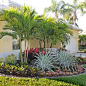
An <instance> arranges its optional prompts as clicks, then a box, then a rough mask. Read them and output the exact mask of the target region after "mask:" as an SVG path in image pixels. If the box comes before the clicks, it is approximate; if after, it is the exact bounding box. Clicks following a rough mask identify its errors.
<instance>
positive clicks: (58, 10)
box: [45, 0, 70, 19]
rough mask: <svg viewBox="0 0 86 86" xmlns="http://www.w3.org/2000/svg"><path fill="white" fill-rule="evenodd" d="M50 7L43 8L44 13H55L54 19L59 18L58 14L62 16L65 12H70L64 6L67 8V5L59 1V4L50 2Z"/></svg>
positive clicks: (53, 1) (53, 0) (54, 0)
mask: <svg viewBox="0 0 86 86" xmlns="http://www.w3.org/2000/svg"><path fill="white" fill-rule="evenodd" d="M51 3H52V5H51V6H49V7H48V8H45V12H50V11H51V12H53V13H55V17H56V19H58V18H59V14H61V15H63V16H64V14H65V13H66V12H70V9H68V8H67V7H66V6H69V4H68V3H65V2H64V1H62V0H61V1H60V2H59V3H57V2H56V0H51Z"/></svg>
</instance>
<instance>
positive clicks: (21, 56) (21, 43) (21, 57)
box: [20, 37, 22, 60]
mask: <svg viewBox="0 0 86 86" xmlns="http://www.w3.org/2000/svg"><path fill="white" fill-rule="evenodd" d="M21 59H22V43H21V37H20V60H21Z"/></svg>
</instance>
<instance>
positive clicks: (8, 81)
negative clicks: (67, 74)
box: [0, 76, 77, 86]
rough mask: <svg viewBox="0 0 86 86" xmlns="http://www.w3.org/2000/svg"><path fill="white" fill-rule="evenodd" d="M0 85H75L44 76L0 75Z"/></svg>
mask: <svg viewBox="0 0 86 86" xmlns="http://www.w3.org/2000/svg"><path fill="white" fill-rule="evenodd" d="M0 86H77V85H73V84H69V83H65V82H62V81H56V80H49V79H46V78H40V79H30V78H8V77H3V76H0Z"/></svg>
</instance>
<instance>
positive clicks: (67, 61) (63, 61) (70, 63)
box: [57, 50, 76, 71]
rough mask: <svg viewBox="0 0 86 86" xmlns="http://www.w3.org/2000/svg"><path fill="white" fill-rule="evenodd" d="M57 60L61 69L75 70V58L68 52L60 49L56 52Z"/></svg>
mask: <svg viewBox="0 0 86 86" xmlns="http://www.w3.org/2000/svg"><path fill="white" fill-rule="evenodd" d="M57 57H58V62H59V64H60V67H61V68H62V69H69V70H72V71H74V70H76V65H75V64H76V58H75V57H73V56H72V55H70V54H69V53H68V52H65V51H62V50H61V51H60V52H59V53H58V56H57Z"/></svg>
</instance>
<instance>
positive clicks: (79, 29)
mask: <svg viewBox="0 0 86 86" xmlns="http://www.w3.org/2000/svg"><path fill="white" fill-rule="evenodd" d="M69 28H71V29H74V30H78V31H83V29H81V28H79V27H77V26H75V25H72V24H69Z"/></svg>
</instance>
